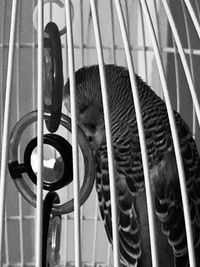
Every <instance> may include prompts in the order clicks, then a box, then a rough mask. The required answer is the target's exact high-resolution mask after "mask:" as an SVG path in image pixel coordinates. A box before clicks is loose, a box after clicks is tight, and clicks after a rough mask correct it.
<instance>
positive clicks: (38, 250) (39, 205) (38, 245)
mask: <svg viewBox="0 0 200 267" xmlns="http://www.w3.org/2000/svg"><path fill="white" fill-rule="evenodd" d="M43 11H44V10H43V0H38V77H37V78H38V80H37V82H38V95H37V99H38V100H37V101H38V103H37V109H38V115H37V116H38V117H37V165H38V171H37V190H36V192H37V200H36V237H35V260H36V267H41V266H42V217H43V216H42V214H43V190H42V189H43V177H42V172H43V171H42V170H43V131H44V129H43V109H44V108H43V16H44V14H43Z"/></svg>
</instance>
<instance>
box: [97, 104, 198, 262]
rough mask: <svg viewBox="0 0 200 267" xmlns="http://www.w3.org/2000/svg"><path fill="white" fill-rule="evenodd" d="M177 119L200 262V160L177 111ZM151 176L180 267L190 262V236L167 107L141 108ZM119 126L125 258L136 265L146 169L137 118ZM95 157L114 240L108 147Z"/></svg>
mask: <svg viewBox="0 0 200 267" xmlns="http://www.w3.org/2000/svg"><path fill="white" fill-rule="evenodd" d="M174 114H175V120H176V124H177V129H178V136H179V139H180V147H181V152H182V157H183V165H184V170H185V175H186V180H187V189H188V197H189V205H190V210H191V219H192V227H193V234H194V243H195V247H196V251H198V252H197V253H196V254H197V262H199V243H200V213H199V212H200V160H199V154H198V151H197V148H196V144H195V142H194V139H193V138H192V135H191V133H190V131H189V128H188V127H187V125H186V124H185V123H184V121H183V120H182V118H181V117H180V115H179V114H178V113H176V112H175V113H174ZM142 115H143V122H144V129H145V137H146V145H147V151H148V160H149V168H150V178H151V182H152V187H153V191H154V202H155V203H154V204H155V212H156V214H157V218H158V219H159V221H160V222H161V229H162V232H163V233H164V235H165V236H166V237H167V239H168V242H169V244H170V245H171V247H172V248H173V252H174V256H175V261H176V266H177V267H178V266H187V264H188V263H187V262H188V256H187V239H186V233H185V223H184V215H183V207H182V200H181V193H180V186H179V179H178V172H177V167H176V160H175V155H174V150H173V145H172V138H171V133H170V127H169V122H168V117H167V113H166V110H165V107H164V106H162V105H161V106H160V107H159V106H158V105H157V106H155V107H154V108H152V109H151V112H150V111H149V110H143V114H142ZM128 125H129V127H127V125H126V127H124V128H123V127H121V129H122V130H121V132H120V134H119V136H117V138H116V139H114V140H113V144H114V159H115V169H116V175H115V179H116V188H117V194H118V196H117V198H118V200H117V207H118V217H119V221H118V225H119V226H118V227H119V228H118V231H119V247H120V256H121V262H122V263H123V264H124V265H126V266H127V263H128V264H131V265H132V266H138V265H137V264H138V261H139V258H140V256H141V253H142V252H141V235H140V226H139V221H138V216H139V214H138V210H137V207H136V204H135V202H136V199H137V196H138V193H139V192H142V191H143V190H144V178H143V168H142V160H141V152H140V145H139V139H138V132H137V126H136V125H135V119H134V120H133V121H132V123H128ZM98 153H99V155H98V157H97V158H98V161H97V183H96V186H97V193H98V197H99V203H100V211H101V215H102V218H103V220H104V223H105V228H106V232H107V235H108V238H109V240H110V242H111V243H112V222H111V202H110V187H109V174H108V160H107V152H106V146H105V145H104V146H102V147H101V149H100V150H99V152H98Z"/></svg>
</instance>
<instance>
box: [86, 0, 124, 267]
mask: <svg viewBox="0 0 200 267" xmlns="http://www.w3.org/2000/svg"><path fill="white" fill-rule="evenodd" d="M90 6H91V12H92V18H93V25H94V33H95V39H96V49H97V57H98V62H99V73H100V81H101V93H102V102H103V112H104V120H105V131H106V143H107V153H108V168H109V178H110V197H111V212H112V233H113V255H114V267H119V266H120V263H119V243H118V224H117V221H118V220H117V207H116V204H117V202H116V187H115V174H114V173H115V171H114V159H113V145H112V133H111V127H110V125H111V124H110V115H109V104H108V95H107V84H106V77H105V69H104V61H103V51H102V43H101V38H100V29H99V22H98V18H97V11H96V6H95V2H94V0H90Z"/></svg>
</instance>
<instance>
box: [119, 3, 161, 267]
mask: <svg viewBox="0 0 200 267" xmlns="http://www.w3.org/2000/svg"><path fill="white" fill-rule="evenodd" d="M115 4H116V9H117V13H118V19H119V23H120V28H121V33H122V37H123V42H124V49H125V53H126V60H127V65H128V70H129V75H130V81H131V87H132V92H133V101H134V106H135V114H136V120H137V126H138V133H139V141H140V147H141V155H142V164H143V172H144V180H145V188H146V199H147V211H148V219H149V233H150V244H151V257H152V266H154V267H157V266H158V254H157V247H156V234H155V222H154V209H153V196H152V192H151V185H150V176H149V168H148V158H147V149H146V143H145V134H144V128H143V122H142V115H141V109H140V101H139V95H138V91H137V84H136V80H135V74H134V67H133V60H132V56H131V53H130V48H129V42H128V38H127V34H126V28H125V23H124V18H123V13H122V9H121V5H120V1H118V0H115Z"/></svg>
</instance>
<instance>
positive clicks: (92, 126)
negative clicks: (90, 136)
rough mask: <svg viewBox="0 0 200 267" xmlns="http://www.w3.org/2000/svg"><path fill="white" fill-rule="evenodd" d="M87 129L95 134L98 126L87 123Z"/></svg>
mask: <svg viewBox="0 0 200 267" xmlns="http://www.w3.org/2000/svg"><path fill="white" fill-rule="evenodd" d="M84 126H85V128H87V129H88V130H89V131H90V132H94V131H95V129H96V125H95V124H92V123H85V124H84Z"/></svg>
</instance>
